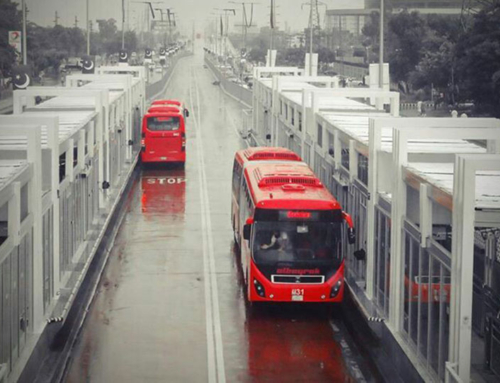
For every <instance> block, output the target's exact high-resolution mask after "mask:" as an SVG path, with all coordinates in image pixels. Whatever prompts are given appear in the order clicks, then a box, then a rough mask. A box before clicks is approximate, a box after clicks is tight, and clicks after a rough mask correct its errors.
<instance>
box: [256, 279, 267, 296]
mask: <svg viewBox="0 0 500 383" xmlns="http://www.w3.org/2000/svg"><path fill="white" fill-rule="evenodd" d="M253 285H254V286H255V291H256V292H257V294H258V295H259V297H262V298H264V297H265V296H266V290H265V289H264V286H262V284H261V283H260V282H259V281H258V280H257V279H255V278H254V280H253Z"/></svg>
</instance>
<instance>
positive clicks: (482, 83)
mask: <svg viewBox="0 0 500 383" xmlns="http://www.w3.org/2000/svg"><path fill="white" fill-rule="evenodd" d="M499 25H500V3H498V2H495V3H494V4H492V5H490V6H489V7H485V8H484V9H483V10H482V11H481V12H479V13H478V14H476V15H474V18H473V23H472V26H471V28H470V29H469V30H467V31H466V32H465V33H464V34H463V35H462V36H461V38H460V39H459V41H458V43H457V51H456V60H457V78H458V81H459V82H460V93H461V97H463V98H468V99H473V100H474V101H475V103H476V104H477V105H478V106H479V107H480V108H481V109H483V110H484V111H486V112H489V113H491V114H493V115H495V116H497V117H500V92H499V83H498V81H499V71H500V28H498V26H499Z"/></svg>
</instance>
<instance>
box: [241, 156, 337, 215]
mask: <svg viewBox="0 0 500 383" xmlns="http://www.w3.org/2000/svg"><path fill="white" fill-rule="evenodd" d="M245 177H246V179H247V182H248V185H249V189H250V193H251V195H252V198H253V200H254V203H255V207H257V208H265V209H306V210H327V209H340V208H341V207H340V204H339V203H338V202H337V200H336V199H335V198H334V197H333V196H332V195H331V194H330V192H329V191H328V190H327V189H326V187H325V186H324V185H323V183H322V182H321V181H320V180H319V179H318V178H317V177H316V175H315V174H314V172H313V171H312V170H311V168H309V166H307V165H306V164H305V163H303V162H300V163H299V162H288V163H284V162H282V163H274V162H273V163H271V162H269V163H262V162H259V163H255V164H251V163H250V164H248V165H247V166H246V168H245Z"/></svg>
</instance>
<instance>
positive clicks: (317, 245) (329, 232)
mask: <svg viewBox="0 0 500 383" xmlns="http://www.w3.org/2000/svg"><path fill="white" fill-rule="evenodd" d="M341 227H342V225H341V223H339V222H314V221H292V222H290V221H289V222H279V221H274V222H272V221H260V222H259V221H257V222H255V227H254V231H253V233H254V234H253V256H254V260H255V262H256V264H257V265H261V266H271V265H275V264H277V263H282V262H291V263H298V264H307V265H310V264H315V265H326V264H330V265H336V266H338V265H340V263H341V261H342V251H341V237H342V230H341Z"/></svg>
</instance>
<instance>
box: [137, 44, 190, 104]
mask: <svg viewBox="0 0 500 383" xmlns="http://www.w3.org/2000/svg"><path fill="white" fill-rule="evenodd" d="M191 55H192V53H191V52H182V53H179V54H178V55H176V56H175V57H174V58H173V60H172V63H171V65H170V66H169V67H168V69H167V70H166V71H165V74H164V76H163V78H162V79H161V80H160V81H157V82H155V83H153V84H149V85H148V86H147V87H146V98H147V99H148V100H149V99H151V98H153V97H155V96H156V95H158V94H159V93H161V92H162V90H163V89H164V88H165V86H166V84H167V81H168V80H169V78H170V76H171V75H172V73H173V72H174V69H175V67H176V65H177V61H179V60H180V59H181V58H183V57H187V56H191Z"/></svg>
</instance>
